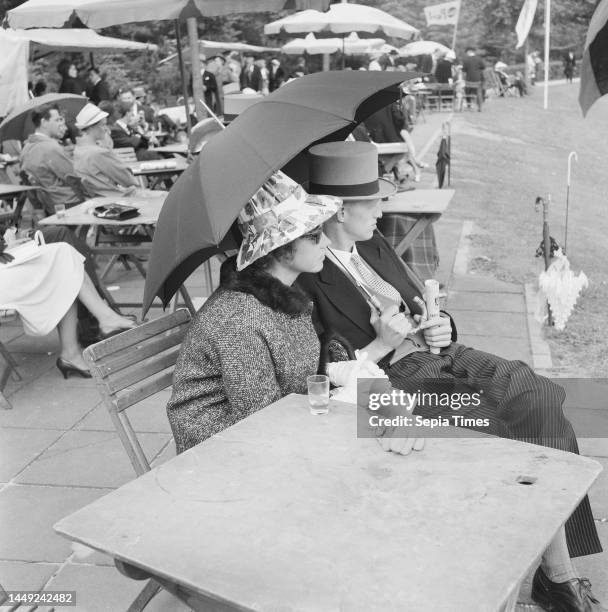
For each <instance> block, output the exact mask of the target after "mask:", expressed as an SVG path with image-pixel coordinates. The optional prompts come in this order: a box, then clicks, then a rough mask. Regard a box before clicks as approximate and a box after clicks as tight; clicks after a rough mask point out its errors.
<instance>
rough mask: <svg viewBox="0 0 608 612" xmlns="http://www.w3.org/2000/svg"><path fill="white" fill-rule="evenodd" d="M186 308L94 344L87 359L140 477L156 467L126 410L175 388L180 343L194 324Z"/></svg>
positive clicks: (123, 443) (85, 354) (87, 353)
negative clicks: (159, 393)
mask: <svg viewBox="0 0 608 612" xmlns="http://www.w3.org/2000/svg"><path fill="white" fill-rule="evenodd" d="M190 318H191V317H190V313H189V312H188V311H187V310H185V309H180V310H177V311H175V312H174V313H172V314H169V315H164V316H162V317H160V318H158V319H155V320H154V321H150V322H148V323H144V324H143V325H140V326H139V327H136V328H134V329H130V330H127V331H125V332H122V333H121V334H118V335H116V336H112V337H110V338H108V339H107V340H103V341H102V342H98V343H97V344H93V345H92V346H89V347H88V348H86V349H85V351H84V358H85V360H86V362H87V364H88V365H89V368H90V370H91V374H92V375H93V378H94V379H95V382H96V384H97V388H98V390H99V392H100V393H101V396H102V398H103V402H104V404H105V406H106V408H107V410H108V412H109V413H110V417H111V418H112V422H113V423H114V427H115V428H116V431H117V432H118V436H119V437H120V441H121V442H122V445H123V446H124V448H125V450H126V451H127V454H128V455H129V460H130V461H131V464H132V465H133V468H134V469H135V472H136V473H137V475H138V476H141V474H143V473H144V472H147V471H149V470H150V464H149V462H148V459H147V458H146V456H145V454H144V452H143V450H142V447H141V445H140V443H139V441H138V440H137V436H136V434H135V431H134V430H133V427H132V425H131V422H130V421H129V418H128V417H127V415H126V412H125V411H126V410H127V408H129V407H130V406H133V404H136V403H138V402H140V401H141V400H143V399H145V398H146V397H150V396H151V395H154V394H155V393H158V392H159V391H162V390H163V389H166V388H167V387H169V386H171V384H172V382H173V369H174V368H175V362H176V360H177V356H178V354H179V350H180V345H181V343H182V340H183V338H184V335H185V334H186V331H187V330H188V327H189V325H190Z"/></svg>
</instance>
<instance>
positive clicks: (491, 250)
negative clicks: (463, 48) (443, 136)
mask: <svg viewBox="0 0 608 612" xmlns="http://www.w3.org/2000/svg"><path fill="white" fill-rule="evenodd" d="M532 90H533V91H532V95H530V96H527V97H524V98H498V99H493V100H491V101H489V102H488V103H487V104H486V105H485V107H484V111H483V112H482V113H478V112H476V111H475V112H471V111H467V112H463V113H460V114H455V115H454V121H453V126H452V134H453V145H452V157H453V167H452V186H453V187H455V189H456V195H455V197H454V200H452V204H451V205H450V208H449V212H448V214H447V215H446V218H454V219H472V220H474V222H475V224H476V225H477V226H478V227H479V228H480V232H479V234H478V235H476V236H475V237H474V240H473V243H474V245H475V247H476V248H475V251H476V255H478V256H481V257H480V258H479V259H477V260H475V261H474V262H473V264H474V266H475V264H477V266H476V267H477V269H478V271H479V273H480V274H491V275H493V276H495V277H497V278H500V279H503V280H508V281H513V282H522V283H523V282H530V281H535V280H536V279H537V278H538V273H539V272H540V271H541V270H542V268H543V263H542V258H535V256H534V254H535V250H536V248H537V246H538V245H539V243H540V240H541V238H542V214H541V213H539V212H535V209H534V201H535V199H536V196H538V195H542V196H543V197H544V196H545V195H546V194H547V193H549V194H551V198H552V206H551V208H550V211H549V225H550V229H551V235H552V236H553V237H554V238H555V239H556V240H557V241H558V242H559V243H560V244H562V245H563V242H564V226H565V213H566V177H567V159H568V154H569V153H570V151H576V152H577V153H578V163H576V162H573V166H572V183H571V190H570V212H569V221H568V258H569V260H570V263H571V266H572V269H573V270H574V271H575V272H578V271H579V270H583V271H584V272H585V274H586V275H587V276H588V278H589V283H590V284H589V287H588V288H587V289H586V290H585V291H584V293H583V295H582V296H581V297H580V298H579V301H578V303H577V306H576V308H575V310H574V312H573V314H572V315H571V317H570V319H569V321H568V322H567V324H566V329H565V330H564V331H562V332H559V331H556V330H555V329H554V328H549V327H546V328H545V336H546V338H547V339H548V341H549V344H550V345H551V352H552V357H553V364H554V366H555V369H556V372H555V373H556V375H562V376H566V375H567V376H578V377H586V376H602V377H603V376H606V373H607V372H608V351H607V350H606V349H607V345H608V342H607V341H606V332H605V326H606V322H607V321H608V265H607V260H608V239H607V237H608V214H607V208H608V97H606V98H604V99H601V100H600V101H599V102H597V103H596V105H595V107H594V108H593V109H592V110H591V111H590V113H589V114H588V116H587V118H585V119H583V117H582V113H581V111H580V108H579V106H578V103H577V96H578V85H577V84H574V85H566V84H564V85H554V86H552V87H550V88H549V109H548V110H543V108H542V104H543V90H542V88H541V87H539V86H538V85H537V86H536V88H532Z"/></svg>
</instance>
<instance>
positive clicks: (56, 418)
mask: <svg viewBox="0 0 608 612" xmlns="http://www.w3.org/2000/svg"><path fill="white" fill-rule="evenodd" d="M58 382H59V383H60V384H54V385H48V384H46V385H45V384H42V383H40V382H38V381H35V382H32V383H31V384H28V385H26V386H25V387H23V388H22V389H21V391H19V393H17V394H15V395H14V396H11V403H12V404H13V410H0V426H2V427H24V428H28V427H31V428H46V429H69V428H70V427H72V426H73V425H74V424H76V423H77V422H78V421H80V419H82V418H83V417H84V416H85V415H86V414H87V413H88V412H90V411H91V410H92V409H93V408H94V407H95V406H96V405H97V404H99V402H100V398H99V392H98V391H97V389H95V388H79V389H78V392H77V393H75V392H74V387H73V386H71V385H70V384H69V380H68V381H64V380H63V378H62V379H60V380H59V381H58Z"/></svg>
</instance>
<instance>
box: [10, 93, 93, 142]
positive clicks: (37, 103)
mask: <svg viewBox="0 0 608 612" xmlns="http://www.w3.org/2000/svg"><path fill="white" fill-rule="evenodd" d="M87 102H88V100H87V99H86V98H85V97H84V96H77V95H76V94H67V93H61V94H58V93H51V94H46V95H44V96H40V97H38V98H33V99H32V100H28V101H27V102H25V103H24V104H21V105H20V106H18V107H17V108H15V109H13V111H12V112H11V113H9V114H8V115H7V116H6V117H5V119H4V121H3V122H2V123H0V142H2V141H3V140H19V141H23V140H25V139H26V138H27V137H28V136H29V135H30V134H32V133H33V132H34V124H33V123H32V120H31V113H32V111H33V110H34V109H35V108H40V107H41V106H43V105H44V104H57V105H58V106H59V108H60V109H61V110H62V111H65V113H67V115H68V117H71V118H72V119H74V118H75V117H76V115H77V114H78V113H79V111H80V110H81V109H82V108H83V107H84V105H85V104H86V103H87Z"/></svg>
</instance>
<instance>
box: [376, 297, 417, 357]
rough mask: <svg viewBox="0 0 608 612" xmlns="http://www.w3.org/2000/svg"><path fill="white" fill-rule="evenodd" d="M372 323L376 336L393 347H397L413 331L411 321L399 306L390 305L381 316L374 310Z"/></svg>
mask: <svg viewBox="0 0 608 612" xmlns="http://www.w3.org/2000/svg"><path fill="white" fill-rule="evenodd" d="M370 323H371V325H372V327H373V328H374V331H375V332H376V337H377V338H378V339H379V340H380V341H381V342H383V343H384V344H386V345H387V346H389V347H391V348H397V347H398V346H399V345H400V344H401V343H402V342H403V340H404V338H405V337H406V336H407V335H408V334H409V333H410V332H411V331H412V325H411V323H410V322H409V321H408V319H407V317H406V316H405V315H404V314H403V313H400V312H399V308H398V307H397V306H389V307H388V308H387V309H386V310H385V311H384V312H383V313H382V315H381V316H378V314H377V313H376V311H375V310H372V315H371V318H370Z"/></svg>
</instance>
